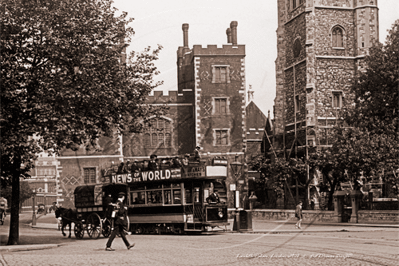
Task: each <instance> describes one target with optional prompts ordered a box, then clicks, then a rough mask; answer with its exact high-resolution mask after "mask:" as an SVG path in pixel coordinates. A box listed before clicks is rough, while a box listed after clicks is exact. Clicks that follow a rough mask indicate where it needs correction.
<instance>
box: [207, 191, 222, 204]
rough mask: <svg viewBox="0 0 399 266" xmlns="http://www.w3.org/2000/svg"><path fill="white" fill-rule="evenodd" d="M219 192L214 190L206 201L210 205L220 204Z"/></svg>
mask: <svg viewBox="0 0 399 266" xmlns="http://www.w3.org/2000/svg"><path fill="white" fill-rule="evenodd" d="M217 192H218V191H217V190H214V191H213V193H212V194H211V195H210V196H209V197H208V198H207V199H206V201H207V202H208V203H219V202H220V199H219V194H218V193H217Z"/></svg>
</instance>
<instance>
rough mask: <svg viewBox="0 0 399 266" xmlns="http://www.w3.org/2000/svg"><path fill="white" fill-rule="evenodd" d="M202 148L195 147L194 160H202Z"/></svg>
mask: <svg viewBox="0 0 399 266" xmlns="http://www.w3.org/2000/svg"><path fill="white" fill-rule="evenodd" d="M200 149H201V147H200V146H197V147H195V150H194V161H197V162H199V161H200V160H201V155H200Z"/></svg>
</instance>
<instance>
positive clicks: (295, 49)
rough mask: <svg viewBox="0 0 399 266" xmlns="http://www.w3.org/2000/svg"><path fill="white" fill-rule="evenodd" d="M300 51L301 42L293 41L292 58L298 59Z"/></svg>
mask: <svg viewBox="0 0 399 266" xmlns="http://www.w3.org/2000/svg"><path fill="white" fill-rule="evenodd" d="M301 50H302V46H301V40H300V39H299V38H298V39H296V40H295V41H294V47H293V52H294V58H296V57H298V56H299V55H300V54H301Z"/></svg>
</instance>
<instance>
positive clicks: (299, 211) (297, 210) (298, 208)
mask: <svg viewBox="0 0 399 266" xmlns="http://www.w3.org/2000/svg"><path fill="white" fill-rule="evenodd" d="M295 217H296V218H298V222H297V223H296V224H295V228H299V229H302V228H301V223H302V201H299V202H298V205H296V208H295Z"/></svg>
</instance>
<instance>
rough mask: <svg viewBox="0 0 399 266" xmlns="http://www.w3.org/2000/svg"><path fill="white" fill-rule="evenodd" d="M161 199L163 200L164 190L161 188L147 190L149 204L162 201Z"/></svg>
mask: <svg viewBox="0 0 399 266" xmlns="http://www.w3.org/2000/svg"><path fill="white" fill-rule="evenodd" d="M161 200H162V191H161V190H156V191H147V203H148V204H157V203H162V202H161Z"/></svg>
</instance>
